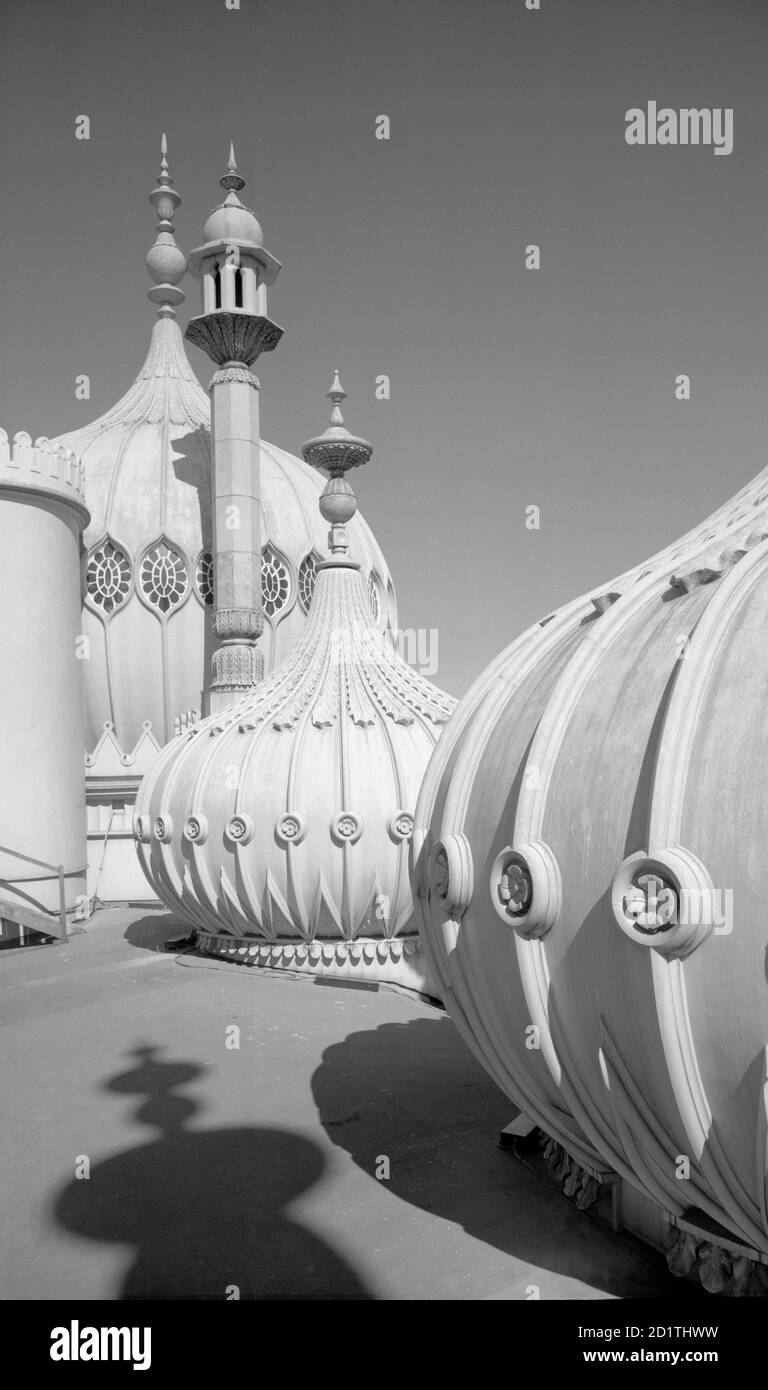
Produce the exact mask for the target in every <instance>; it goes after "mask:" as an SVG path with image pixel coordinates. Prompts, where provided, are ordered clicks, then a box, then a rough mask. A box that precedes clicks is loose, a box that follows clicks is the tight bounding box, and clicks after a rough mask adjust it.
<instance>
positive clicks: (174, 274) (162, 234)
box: [145, 133, 187, 318]
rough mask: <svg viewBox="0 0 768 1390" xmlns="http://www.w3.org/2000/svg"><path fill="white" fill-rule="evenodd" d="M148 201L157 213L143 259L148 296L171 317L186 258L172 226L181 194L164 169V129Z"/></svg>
mask: <svg viewBox="0 0 768 1390" xmlns="http://www.w3.org/2000/svg"><path fill="white" fill-rule="evenodd" d="M149 201H150V203H151V204H152V206H153V208H154V209H155V215H156V217H157V223H156V230H157V236H156V237H155V242H154V245H153V246H152V247H151V248H150V250H149V251H148V252H147V256H146V260H145V265H146V267H147V270H148V271H149V274H150V278H151V279H152V280H154V282H155V283H154V287H153V288H152V289H151V290H149V291H148V296H149V298H150V299H151V300H152V303H153V304H157V306H158V309H157V314H158V318H175V317H176V306H177V305H179V304H183V302H184V291H183V290H180V289H178V284H179V281H180V280H181V279H182V278H183V276H184V273H185V271H186V269H187V258H186V256H185V255H184V253H183V251H181V250H180V249H179V247H178V246H177V244H176V237H175V234H174V229H173V218H174V215H175V212H176V209H177V207H178V206H179V204H180V203H181V198H180V197H179V194H178V193H177V192H176V190H175V188H174V187H173V179H172V178H171V176H170V174H169V173H168V141H167V140H166V138H165V133H163V136H162V138H161V140H160V173H159V175H158V179H157V184H156V186H155V187H154V188H153V189H152V192H151V193H150V195H149Z"/></svg>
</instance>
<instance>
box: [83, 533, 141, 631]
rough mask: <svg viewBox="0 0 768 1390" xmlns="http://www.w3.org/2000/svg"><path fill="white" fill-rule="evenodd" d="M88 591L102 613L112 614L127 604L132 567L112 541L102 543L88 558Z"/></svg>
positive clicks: (86, 574)
mask: <svg viewBox="0 0 768 1390" xmlns="http://www.w3.org/2000/svg"><path fill="white" fill-rule="evenodd" d="M85 587H86V589H87V591H88V595H89V598H90V600H91V602H92V603H93V604H95V606H96V607H97V608H100V609H101V611H102V613H113V612H114V611H115V609H116V608H120V607H121V606H122V605H123V604H124V603H125V600H126V599H127V597H128V594H129V592H130V588H131V566H130V564H129V562H128V557H127V555H125V554H124V553H123V551H122V550H119V549H118V547H117V546H116V545H114V544H113V543H112V541H110V540H105V541H102V543H101V545H97V546H96V547H95V548H94V549H93V550H92V551H91V553H90V555H89V556H88V565H87V568H86V571H85Z"/></svg>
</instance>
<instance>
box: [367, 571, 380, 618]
mask: <svg viewBox="0 0 768 1390" xmlns="http://www.w3.org/2000/svg"><path fill="white" fill-rule="evenodd" d="M368 602H369V604H370V605H371V616H372V617H373V621H374V622H375V623H378V622H379V619H380V618H381V598H380V597H379V586H378V583H377V582H376V576H375V575H374V573H373V570H371V573H370V574H369V575H368Z"/></svg>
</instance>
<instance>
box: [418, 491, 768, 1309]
mask: <svg viewBox="0 0 768 1390" xmlns="http://www.w3.org/2000/svg"><path fill="white" fill-rule="evenodd" d="M766 630H768V470H766V471H764V472H763V473H761V474H760V475H759V477H758V478H757V479H756V480H755V481H754V482H753V483H751V484H750V485H749V486H748V487H746V488H744V489H743V490H742V491H741V492H740V493H739V494H738V495H737V496H736V497H734V498H733V499H732V500H731V501H730V502H728V503H727V504H726V505H725V506H723V507H722V508H720V509H719V510H718V511H717V512H715V513H714V514H713V515H712V516H710V517H709V519H708V520H707V521H706V522H704V523H703V524H702V525H700V526H698V527H697V528H696V529H695V530H694V531H692V532H690V533H689V534H688V535H687V536H685V537H684V538H683V539H682V540H681V541H679V542H678V543H677V544H675V545H673V546H670V547H668V548H667V549H665V550H663V551H662V552H661V553H660V554H658V555H656V556H655V557H654V558H653V559H651V560H649V561H648V562H647V563H646V564H644V565H642V566H638V567H637V568H636V569H633V570H631V571H629V572H628V573H626V574H624V575H622V576H621V577H620V578H619V579H616V580H614V581H613V582H612V583H611V584H608V585H603V586H602V587H601V588H600V589H597V590H594V591H593V592H591V593H588V594H586V595H584V596H583V597H582V598H579V599H576V600H575V601H574V602H572V603H570V604H568V605H567V606H565V607H564V608H562V609H561V610H559V611H558V612H556V613H554V614H550V615H548V616H547V617H546V618H544V619H543V620H542V622H541V623H539V624H537V625H535V626H534V627H532V628H530V629H529V630H528V631H527V632H525V633H523V635H522V636H521V637H519V638H518V639H517V640H516V641H515V642H514V643H513V644H512V645H511V646H510V647H508V648H507V650H506V651H505V652H503V653H502V654H501V655H500V656H499V657H498V658H497V660H496V661H495V662H494V663H493V664H492V665H491V666H490V667H489V669H488V670H487V671H486V672H485V673H484V674H483V675H482V676H481V677H480V678H479V680H478V681H477V682H476V683H475V685H474V686H473V688H472V689H471V690H470V691H469V693H468V694H467V695H466V696H465V698H464V699H463V700H462V701H461V703H460V705H459V706H458V708H457V710H456V713H455V715H454V716H453V718H452V720H451V722H450V725H449V727H448V729H447V731H446V733H445V735H444V736H443V738H442V739H441V741H440V743H439V745H438V747H437V749H436V751H435V753H434V755H433V757H432V760H431V762H430V766H429V768H428V770H427V773H426V776H425V779H424V783H423V786H422V791H421V795H420V799H419V803H418V806H417V811H416V822H415V830H414V839H413V861H414V862H413V881H414V893H415V897H416V903H417V911H416V916H417V919H418V921H419V924H420V928H421V932H422V936H423V940H424V943H425V949H426V951H427V954H428V956H429V958H430V961H431V964H432V967H433V969H434V971H435V973H436V976H437V979H438V981H439V983H438V986H437V990H438V993H440V994H441V996H442V997H443V998H444V999H445V1000H446V1001H449V1008H450V1010H451V1012H452V1016H453V1018H454V1021H455V1023H456V1025H457V1027H458V1028H459V1029H460V1031H461V1032H462V1034H463V1036H464V1037H465V1039H466V1041H467V1042H468V1043H469V1045H470V1047H471V1048H472V1049H473V1051H474V1052H475V1054H476V1055H477V1057H478V1058H479V1059H480V1061H481V1062H482V1063H483V1065H484V1066H485V1067H486V1069H487V1070H488V1071H489V1072H490V1074H491V1075H492V1076H493V1077H494V1078H495V1079H496V1081H497V1082H498V1083H499V1085H500V1086H501V1087H502V1088H503V1089H504V1090H505V1091H506V1092H507V1094H508V1095H509V1096H510V1097H512V1099H513V1100H514V1101H515V1103H516V1105H517V1106H518V1107H519V1108H520V1109H521V1111H522V1112H523V1117H521V1119H520V1121H519V1122H518V1125H519V1127H520V1129H522V1130H524V1129H525V1127H526V1120H525V1118H524V1117H527V1118H528V1121H529V1122H531V1123H532V1124H533V1125H535V1126H538V1127H539V1128H540V1129H541V1130H542V1131H543V1132H544V1134H545V1135H546V1136H548V1138H547V1148H546V1151H545V1152H546V1155H547V1157H548V1158H549V1160H550V1161H551V1163H552V1165H553V1166H554V1167H555V1169H556V1172H557V1174H558V1175H559V1176H560V1177H563V1178H565V1181H566V1191H567V1192H569V1193H570V1194H572V1195H573V1196H574V1197H576V1198H577V1199H578V1200H579V1202H580V1204H581V1205H583V1206H587V1205H589V1204H590V1203H591V1202H592V1201H594V1200H595V1199H596V1198H597V1197H598V1195H599V1193H600V1192H601V1190H603V1184H606V1183H609V1182H611V1181H616V1180H617V1179H616V1175H618V1181H619V1182H621V1180H624V1184H625V1185H624V1192H625V1212H626V1220H627V1221H628V1224H630V1225H633V1226H634V1228H635V1229H637V1230H639V1231H641V1232H642V1233H643V1234H644V1235H645V1236H646V1237H648V1238H650V1239H652V1240H655V1241H656V1242H657V1243H658V1244H662V1243H664V1244H665V1245H666V1247H667V1249H668V1252H669V1260H670V1265H671V1267H672V1268H673V1270H674V1271H675V1272H678V1273H685V1272H687V1271H690V1270H693V1269H697V1270H698V1273H699V1276H700V1278H701V1280H702V1282H703V1283H704V1284H705V1286H706V1287H707V1288H711V1289H727V1291H728V1292H743V1291H745V1290H750V1289H751V1290H755V1289H756V1288H762V1287H763V1282H761V1281H762V1275H759V1274H758V1269H759V1266H758V1265H757V1264H756V1263H755V1261H756V1260H757V1259H758V1257H759V1258H760V1259H761V1260H764V1259H765V1257H766V1255H768V1206H767V1200H768V1193H767V1191H766V1135H767V1132H768V1131H767V1128H766V1099H765V1098H766V1094H768V1092H766V1082H767V1081H768V1077H767V1075H766V1042H767V1041H768V1026H767V1024H766V1019H767V1017H768V1009H767V1005H768V985H767V984H766V947H767V945H768V936H767V935H766V926H765V893H766V888H768V883H767V882H766V873H765V843H766V841H767V840H768V798H767V797H766V794H765V786H764V781H765V778H764V769H765V767H766V765H767V764H768V721H766V717H765V698H766V697H765V692H766V689H768V644H767V643H766V641H765V633H766Z"/></svg>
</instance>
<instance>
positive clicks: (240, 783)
mask: <svg viewBox="0 0 768 1390" xmlns="http://www.w3.org/2000/svg"><path fill="white" fill-rule="evenodd" d="M453 705H454V701H453V700H451V699H450V697H448V696H446V695H443V694H442V692H441V691H439V690H436V689H435V688H434V687H433V686H431V685H430V684H429V682H427V681H425V680H424V679H422V677H420V676H419V675H417V674H416V673H415V672H414V671H412V670H411V669H410V667H408V666H407V665H406V664H405V662H404V661H402V660H401V658H400V657H399V656H398V655H397V653H396V652H395V650H394V646H393V644H392V642H391V640H390V639H389V638H388V637H384V636H382V634H381V633H380V632H379V631H378V630H377V629H376V628H373V627H372V626H371V614H370V609H369V606H368V597H367V592H366V586H365V584H364V581H363V578H362V576H361V574H360V572H359V570H358V569H357V567H354V566H352V565H350V564H349V562H347V561H345V560H341V561H335V560H334V561H331V562H328V563H327V564H325V565H323V567H321V569H320V570H319V571H318V574H317V581H316V586H315V595H314V600H313V604H312V609H311V613H310V617H309V622H308V623H307V626H306V629H305V631H304V634H303V636H302V638H301V641H300V642H299V644H298V646H297V647H296V648H295V649H294V651H293V653H292V654H291V656H290V657H289V658H288V660H287V661H285V662H283V663H282V665H281V666H280V667H279V669H278V670H276V671H274V672H273V673H272V675H271V677H270V678H269V679H267V680H266V681H265V682H264V683H263V684H262V685H260V686H258V687H257V688H256V689H255V690H254V691H253V693H252V694H250V695H248V696H246V697H245V698H244V699H243V700H241V701H239V702H238V703H236V704H234V705H232V706H229V707H228V708H227V709H226V710H225V711H223V712H220V713H219V714H218V715H216V716H211V717H210V718H208V719H204V720H202V721H201V722H200V723H198V724H196V725H195V726H194V727H193V728H191V729H189V730H188V731H186V732H184V733H182V734H180V735H179V737H178V738H177V739H175V740H174V741H173V742H172V743H170V744H169V745H168V746H167V747H166V748H165V749H164V750H163V753H162V754H161V756H160V758H159V759H158V761H157V763H156V765H155V766H154V767H153V769H152V771H151V772H150V773H149V774H148V776H147V777H146V778H145V780H144V781H143V783H142V785H141V788H140V790H139V795H138V799H137V802H136V812H137V816H136V822H135V828H136V835H137V840H138V842H139V854H140V857H141V860H142V864H143V866H144V870H145V873H146V874H147V877H148V878H149V880H150V882H151V883H152V885H153V887H154V888H155V891H156V892H157V893H158V894H159V895H160V896H161V897H162V898H163V900H164V901H165V902H166V903H167V904H168V905H169V906H170V907H172V908H173V909H174V910H176V911H178V912H180V913H181V915H182V916H183V917H185V918H186V919H187V920H188V921H189V922H190V923H192V924H194V925H195V926H197V927H198V928H200V929H201V930H202V931H203V932H204V933H206V932H207V933H211V934H213V936H214V937H218V938H221V937H222V936H224V937H229V938H231V939H233V942H234V940H235V939H236V940H237V941H239V942H240V947H241V951H240V954H241V955H243V956H246V957H247V956H248V954H249V952H250V954H252V955H253V956H254V957H256V959H257V960H258V959H259V953H260V949H263V951H264V958H265V960H268V961H269V962H270V963H272V964H282V965H289V966H291V965H293V966H297V967H301V966H302V965H303V964H305V963H307V961H309V962H310V963H312V962H313V961H320V962H321V963H322V962H323V961H325V959H326V955H327V957H328V964H331V963H333V962H334V961H336V963H338V960H339V952H341V954H342V955H343V962H344V963H348V964H349V965H350V967H354V966H356V965H359V967H360V971H365V969H366V967H367V966H370V967H372V969H373V970H374V971H376V969H377V968H378V969H380V968H381V965H382V964H385V965H387V966H389V965H390V964H391V961H390V956H391V955H392V959H393V960H394V961H395V962H401V963H403V962H402V953H403V950H405V949H406V946H405V945H403V943H400V944H398V943H397V942H393V939H394V938H396V937H397V936H398V935H399V934H401V933H403V932H407V929H408V926H409V923H410V920H411V916H412V900H411V891H410V886H409V881H408V842H409V839H410V835H411V830H412V825H413V810H414V806H415V803H416V796H417V793H418V789H419V785H420V782H421V778H422V775H423V772H424V768H425V767H426V764H427V760H428V758H429V755H430V753H431V751H432V748H433V746H434V743H435V740H436V738H437V737H438V734H439V733H440V731H441V728H442V726H443V724H444V723H445V722H446V720H447V719H448V716H449V714H450V712H451V710H452V708H453ZM276 943H278V949H279V959H277V958H276V957H275V956H274V954H270V951H271V948H273V947H275V944H276ZM377 943H378V944H377ZM388 943H390V944H388ZM416 949H417V948H416V945H415V942H414V939H413V934H412V933H411V940H410V942H409V943H408V944H407V951H408V952H410V953H411V954H413V952H414V951H415V950H416ZM233 950H234V945H233ZM392 953H393V954H392ZM360 971H359V972H358V973H360Z"/></svg>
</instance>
